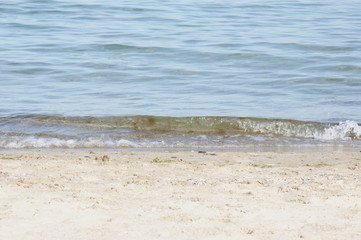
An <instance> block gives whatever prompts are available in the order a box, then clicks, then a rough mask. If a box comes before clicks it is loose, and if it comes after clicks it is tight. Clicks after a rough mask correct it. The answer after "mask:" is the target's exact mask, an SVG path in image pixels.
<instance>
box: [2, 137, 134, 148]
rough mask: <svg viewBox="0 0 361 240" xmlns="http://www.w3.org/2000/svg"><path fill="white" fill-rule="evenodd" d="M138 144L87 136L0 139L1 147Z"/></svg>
mask: <svg viewBox="0 0 361 240" xmlns="http://www.w3.org/2000/svg"><path fill="white" fill-rule="evenodd" d="M137 146H138V145H137V144H135V143H133V142H131V141H128V140H125V139H120V140H105V139H97V138H88V139H82V140H76V139H56V138H42V137H34V136H30V137H13V138H6V139H0V147H1V148H93V147H95V148H115V147H137Z"/></svg>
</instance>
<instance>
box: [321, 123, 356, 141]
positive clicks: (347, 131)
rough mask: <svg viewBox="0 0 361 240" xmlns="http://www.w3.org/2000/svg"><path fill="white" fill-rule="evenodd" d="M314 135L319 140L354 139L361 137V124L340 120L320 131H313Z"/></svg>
mask: <svg viewBox="0 0 361 240" xmlns="http://www.w3.org/2000/svg"><path fill="white" fill-rule="evenodd" d="M314 137H315V138H316V139H321V140H354V139H358V140H360V139H361V126H359V125H358V124H357V122H355V121H349V120H348V121H345V122H340V123H339V124H338V125H334V126H330V127H328V128H326V129H325V130H324V132H321V133H315V134H314Z"/></svg>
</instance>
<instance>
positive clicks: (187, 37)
mask: <svg viewBox="0 0 361 240" xmlns="http://www.w3.org/2000/svg"><path fill="white" fill-rule="evenodd" d="M360 13H361V1H358V0H345V1H333V0H332V1H327V0H321V1H313V0H312V1H311V0H304V1H302V0H300V1H230V0H224V1H221V0H215V1H211V0H209V1H202V0H201V1H191V0H181V1H151V0H147V1H115V0H108V1H107V0H106V1H95V0H71V1H56V0H54V1H48V0H26V1H25V0H13V1H1V2H0V148H27V147H30V148H32V147H35V148H37V147H123V146H128V147H129V146H140V147H148V146H151V147H164V146H165V147H167V146H172V147H177V146H180V147H188V146H195V145H196V146H231V147H236V146H240V145H242V146H243V145H250V144H251V145H254V144H261V145H265V144H271V145H272V144H278V145H282V144H326V145H327V144H341V145H350V144H351V145H355V144H356V145H361V144H360V140H361V127H360V126H359V125H358V123H360V122H361V14H360ZM144 115H147V116H144ZM159 116H163V117H159ZM209 116H213V117H209ZM277 119H282V120H277Z"/></svg>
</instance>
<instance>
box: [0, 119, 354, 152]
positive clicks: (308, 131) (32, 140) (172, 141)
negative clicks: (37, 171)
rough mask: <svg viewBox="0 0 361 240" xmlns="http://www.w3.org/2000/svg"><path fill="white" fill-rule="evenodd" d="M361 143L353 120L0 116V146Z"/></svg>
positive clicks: (228, 145) (72, 146) (183, 145)
mask: <svg viewBox="0 0 361 240" xmlns="http://www.w3.org/2000/svg"><path fill="white" fill-rule="evenodd" d="M320 142H322V143H330V144H331V143H341V144H349V143H350V142H352V143H353V144H354V143H356V144H357V145H359V144H360V142H361V126H360V125H359V124H358V123H357V122H355V121H343V122H339V123H319V122H306V121H296V120H286V119H262V118H240V117H161V116H119V117H62V116H16V117H6V118H0V148H125V147H192V146H217V147H237V146H242V145H252V144H270V145H272V144H286V145H287V144H317V143H320Z"/></svg>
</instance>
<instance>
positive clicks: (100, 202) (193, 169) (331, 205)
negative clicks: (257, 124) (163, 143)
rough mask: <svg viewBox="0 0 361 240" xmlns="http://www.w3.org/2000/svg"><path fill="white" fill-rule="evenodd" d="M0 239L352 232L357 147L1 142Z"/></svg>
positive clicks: (360, 161) (360, 171) (360, 212)
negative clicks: (6, 145) (245, 148)
mask: <svg viewBox="0 0 361 240" xmlns="http://www.w3.org/2000/svg"><path fill="white" fill-rule="evenodd" d="M0 189H1V191H0V238H1V239H14V240H17V239H25V238H26V239H69V240H70V239H87V240H88V239H110V238H117V239H125V238H127V239H144V238H148V239H170V238H172V239H173V238H175V239H239V238H240V237H242V239H281V238H283V239H284V238H287V239H298V238H300V239H346V238H347V239H357V238H360V237H361V231H360V230H359V229H361V220H360V219H361V204H360V202H361V153H360V151H359V150H358V149H357V148H355V149H354V151H321V152H314V151H312V152H301V151H300V152H217V151H208V150H206V152H198V151H197V150H194V151H193V152H192V151H170V150H169V151H154V150H153V149H151V151H149V149H148V151H137V150H135V149H124V151H123V150H122V151H119V150H118V149H117V150H111V149H102V150H100V149H87V150H84V149H82V150H80V149H51V150H49V149H47V150H40V149H32V150H29V149H21V150H19V149H17V150H10V149H6V150H0Z"/></svg>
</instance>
